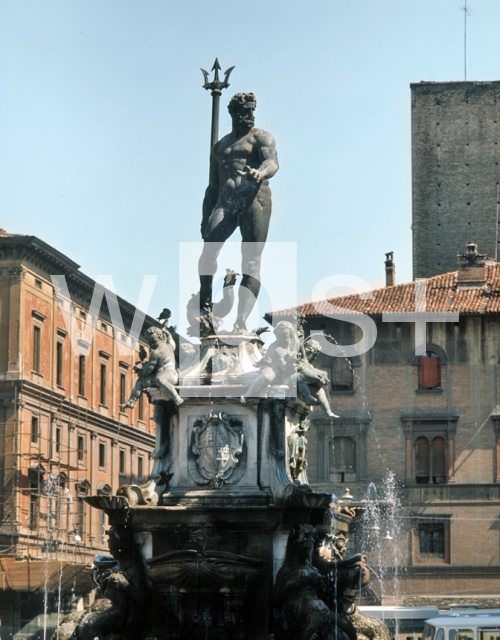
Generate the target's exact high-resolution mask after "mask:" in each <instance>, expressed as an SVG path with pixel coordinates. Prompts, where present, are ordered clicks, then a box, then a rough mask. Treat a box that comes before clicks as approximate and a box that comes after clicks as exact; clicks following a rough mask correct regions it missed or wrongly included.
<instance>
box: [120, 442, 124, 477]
mask: <svg viewBox="0 0 500 640" xmlns="http://www.w3.org/2000/svg"><path fill="white" fill-rule="evenodd" d="M120 475H122V476H123V475H125V451H124V450H123V449H120Z"/></svg>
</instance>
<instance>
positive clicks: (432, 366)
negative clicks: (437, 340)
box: [418, 351, 441, 389]
mask: <svg viewBox="0 0 500 640" xmlns="http://www.w3.org/2000/svg"><path fill="white" fill-rule="evenodd" d="M418 386H419V389H439V387H441V362H440V360H439V356H438V355H437V354H436V353H433V352H432V351H428V352H427V354H426V355H425V356H421V357H420V358H419V361H418Z"/></svg>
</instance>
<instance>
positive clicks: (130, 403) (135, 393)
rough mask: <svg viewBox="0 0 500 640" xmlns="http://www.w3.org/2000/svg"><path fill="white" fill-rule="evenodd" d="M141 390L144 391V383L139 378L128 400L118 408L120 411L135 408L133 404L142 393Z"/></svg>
mask: <svg viewBox="0 0 500 640" xmlns="http://www.w3.org/2000/svg"><path fill="white" fill-rule="evenodd" d="M143 389H144V382H143V380H142V379H141V378H139V379H138V380H137V382H136V383H135V385H134V388H133V389H132V393H131V394H130V398H129V399H128V402H126V403H125V404H121V405H120V407H121V408H122V409H126V408H129V409H133V408H134V406H135V403H136V402H137V400H138V399H139V397H140V395H141V393H142V392H143Z"/></svg>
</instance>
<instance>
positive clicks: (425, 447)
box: [415, 436, 447, 484]
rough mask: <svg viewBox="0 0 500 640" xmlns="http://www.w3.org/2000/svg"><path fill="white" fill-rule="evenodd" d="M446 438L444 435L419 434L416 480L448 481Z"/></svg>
mask: <svg viewBox="0 0 500 640" xmlns="http://www.w3.org/2000/svg"><path fill="white" fill-rule="evenodd" d="M446 477H447V473H446V439H445V438H444V437H443V436H434V437H432V436H429V438H427V437H426V436H419V437H418V438H417V439H416V440H415V482H416V483H417V484H443V483H445V482H446Z"/></svg>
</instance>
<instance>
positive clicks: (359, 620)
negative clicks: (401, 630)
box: [348, 605, 391, 640]
mask: <svg viewBox="0 0 500 640" xmlns="http://www.w3.org/2000/svg"><path fill="white" fill-rule="evenodd" d="M348 613H349V618H350V620H351V622H352V623H353V625H354V627H355V629H356V631H357V632H358V640H389V639H390V637H391V636H390V633H389V629H388V628H387V627H386V626H385V624H384V623H383V622H382V620H378V619H377V618H372V617H371V616H366V615H364V614H363V613H360V611H359V609H358V608H357V607H356V605H353V608H352V612H351V610H349V612H348Z"/></svg>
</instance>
